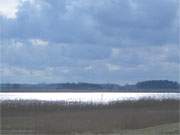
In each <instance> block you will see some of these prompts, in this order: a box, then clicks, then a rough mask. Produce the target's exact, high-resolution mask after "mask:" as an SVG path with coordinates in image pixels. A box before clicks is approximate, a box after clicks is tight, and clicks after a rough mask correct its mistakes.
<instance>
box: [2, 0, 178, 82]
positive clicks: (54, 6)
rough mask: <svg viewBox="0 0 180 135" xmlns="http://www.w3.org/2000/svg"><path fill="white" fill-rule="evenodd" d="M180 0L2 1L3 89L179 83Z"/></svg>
mask: <svg viewBox="0 0 180 135" xmlns="http://www.w3.org/2000/svg"><path fill="white" fill-rule="evenodd" d="M178 2H179V0H0V51H1V55H0V60H1V61H0V75H1V82H2V83H57V82H60V83H61V82H91V83H118V84H126V83H134V82H137V81H143V80H160V79H163V80H164V79H168V80H173V81H179V80H180V78H179V76H180V72H179V68H180V54H179V53H178V52H179V50H180V46H179V36H180V35H179V26H180V23H179V21H180V20H179V16H180V9H179V3H178Z"/></svg>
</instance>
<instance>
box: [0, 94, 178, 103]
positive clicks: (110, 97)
mask: <svg viewBox="0 0 180 135" xmlns="http://www.w3.org/2000/svg"><path fill="white" fill-rule="evenodd" d="M142 98H152V99H179V100H180V93H108V92H96V93H83V92H81V93H66V92H62V93H0V100H46V101H70V102H71V101H81V102H110V101H117V100H120V101H121V100H138V99H142Z"/></svg>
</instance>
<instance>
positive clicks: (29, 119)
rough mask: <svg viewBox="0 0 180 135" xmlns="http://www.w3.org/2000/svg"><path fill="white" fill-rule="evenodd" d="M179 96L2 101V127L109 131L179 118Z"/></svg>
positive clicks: (53, 131) (55, 131) (50, 131)
mask: <svg viewBox="0 0 180 135" xmlns="http://www.w3.org/2000/svg"><path fill="white" fill-rule="evenodd" d="M179 112H180V110H179V100H162V101H160V100H151V99H149V100H144V99H142V100H138V101H123V102H111V103H110V104H104V105H103V104H92V103H90V104H84V103H80V102H77V103H72V104H69V103H66V102H41V101H3V102H1V118H2V119H1V124H2V125H1V127H2V130H3V131H18V130H21V131H22V130H25V131H34V132H38V133H44V134H45V133H46V134H70V133H83V132H91V133H110V132H114V131H117V130H121V129H140V128H146V127H151V126H156V125H160V124H166V123H174V122H179V121H180V119H179Z"/></svg>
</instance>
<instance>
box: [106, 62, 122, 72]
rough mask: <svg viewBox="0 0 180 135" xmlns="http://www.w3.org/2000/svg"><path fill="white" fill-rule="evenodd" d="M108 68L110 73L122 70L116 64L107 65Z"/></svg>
mask: <svg viewBox="0 0 180 135" xmlns="http://www.w3.org/2000/svg"><path fill="white" fill-rule="evenodd" d="M106 66H107V68H108V70H109V71H117V70H119V69H120V67H119V65H115V64H110V63H108V64H106Z"/></svg>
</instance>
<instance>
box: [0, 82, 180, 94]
mask: <svg viewBox="0 0 180 135" xmlns="http://www.w3.org/2000/svg"><path fill="white" fill-rule="evenodd" d="M0 91H1V92H27V91H28V92H31V91H32V92H42V91H43V92H68V91H71V92H78V91H80V92H97V91H99V92H101V91H104V92H111V91H114V92H180V85H179V83H177V82H175V81H168V80H149V81H142V82H138V83H136V84H134V85H123V86H122V85H118V84H96V83H84V82H80V83H52V84H10V83H9V84H8V83H6V84H0Z"/></svg>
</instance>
